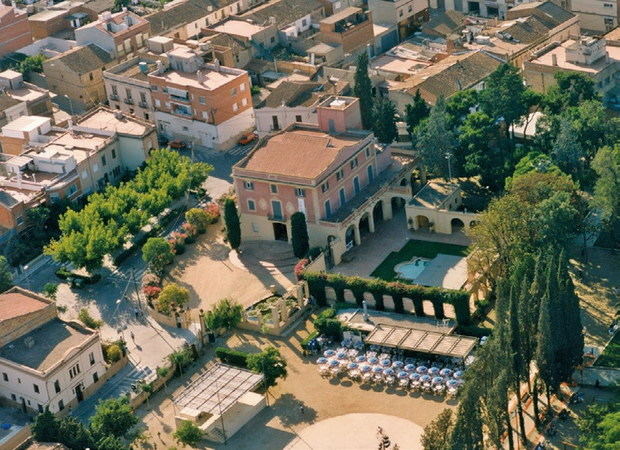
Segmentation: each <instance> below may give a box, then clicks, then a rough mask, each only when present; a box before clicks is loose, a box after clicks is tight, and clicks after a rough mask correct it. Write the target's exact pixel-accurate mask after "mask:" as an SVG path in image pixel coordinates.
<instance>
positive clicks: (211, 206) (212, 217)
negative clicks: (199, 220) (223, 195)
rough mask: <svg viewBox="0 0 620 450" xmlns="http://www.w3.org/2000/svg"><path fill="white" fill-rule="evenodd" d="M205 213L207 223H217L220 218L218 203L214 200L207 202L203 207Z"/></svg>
mask: <svg viewBox="0 0 620 450" xmlns="http://www.w3.org/2000/svg"><path fill="white" fill-rule="evenodd" d="M204 211H205V213H207V219H208V220H209V223H211V224H213V223H217V222H218V220H220V215H221V212H220V205H218V204H217V203H215V202H210V203H207V206H205V208H204Z"/></svg>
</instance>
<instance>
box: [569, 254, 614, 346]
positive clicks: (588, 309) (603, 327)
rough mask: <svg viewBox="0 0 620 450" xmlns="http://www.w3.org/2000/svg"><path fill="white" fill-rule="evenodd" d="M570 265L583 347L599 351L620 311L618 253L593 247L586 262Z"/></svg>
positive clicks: (581, 261)
mask: <svg viewBox="0 0 620 450" xmlns="http://www.w3.org/2000/svg"><path fill="white" fill-rule="evenodd" d="M571 262H572V263H573V266H574V268H575V270H574V275H575V276H574V278H573V279H574V281H575V288H576V290H577V295H579V298H580V299H581V308H582V310H583V314H582V321H583V326H584V328H585V332H586V335H585V345H586V346H589V347H597V348H599V349H600V350H602V347H603V346H604V345H605V344H606V342H607V341H608V340H609V338H610V335H609V333H608V332H607V329H608V327H609V324H610V323H611V322H612V320H613V319H614V317H615V316H616V314H617V313H618V311H620V253H612V252H611V251H610V250H606V249H602V248H598V247H593V248H590V249H588V253H587V260H586V259H585V258H580V259H579V260H575V259H574V260H571Z"/></svg>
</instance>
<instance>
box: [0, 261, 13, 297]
mask: <svg viewBox="0 0 620 450" xmlns="http://www.w3.org/2000/svg"><path fill="white" fill-rule="evenodd" d="M11 286H13V273H12V272H11V267H10V266H9V263H8V261H7V260H6V258H5V257H4V256H0V292H4V291H6V290H7V289H8V288H10V287H11Z"/></svg>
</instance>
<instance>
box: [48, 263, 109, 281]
mask: <svg viewBox="0 0 620 450" xmlns="http://www.w3.org/2000/svg"><path fill="white" fill-rule="evenodd" d="M56 276H57V277H58V278H60V279H61V280H66V279H67V278H73V279H79V280H83V281H84V283H86V284H95V283H96V282H97V281H99V280H101V275H99V274H98V273H96V274H94V275H91V276H87V275H80V274H78V273H74V272H71V271H70V270H67V269H66V268H65V267H61V268H60V269H58V270H57V271H56Z"/></svg>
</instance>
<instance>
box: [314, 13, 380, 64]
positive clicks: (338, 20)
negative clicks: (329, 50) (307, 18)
mask: <svg viewBox="0 0 620 450" xmlns="http://www.w3.org/2000/svg"><path fill="white" fill-rule="evenodd" d="M319 27H320V28H319V30H320V36H319V39H320V40H321V41H322V42H325V43H327V44H334V45H340V46H342V50H343V51H344V53H356V52H359V51H365V50H366V46H367V45H369V44H374V38H375V36H374V32H373V24H372V14H371V13H370V12H365V11H363V10H362V9H361V8H355V7H349V8H345V9H343V10H341V11H339V12H337V13H336V14H334V15H332V16H329V17H327V18H325V19H323V20H321V22H320V23H319Z"/></svg>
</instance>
